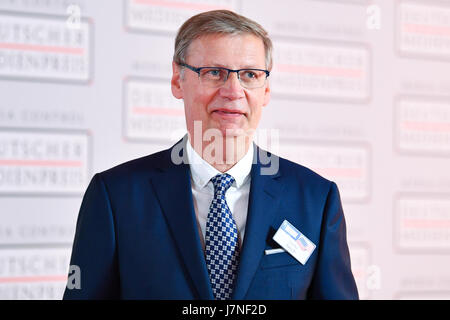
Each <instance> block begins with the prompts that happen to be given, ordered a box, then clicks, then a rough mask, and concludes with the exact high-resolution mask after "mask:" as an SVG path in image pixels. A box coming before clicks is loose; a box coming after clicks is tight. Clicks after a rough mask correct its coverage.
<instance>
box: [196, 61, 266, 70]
mask: <svg viewBox="0 0 450 320" xmlns="http://www.w3.org/2000/svg"><path fill="white" fill-rule="evenodd" d="M201 67H218V68H225V69H232V68H229V67H228V66H226V65H224V64H221V63H207V64H205V65H204V66H201ZM240 69H265V67H257V66H254V65H251V64H247V65H244V66H242V67H240V68H237V69H232V70H240Z"/></svg>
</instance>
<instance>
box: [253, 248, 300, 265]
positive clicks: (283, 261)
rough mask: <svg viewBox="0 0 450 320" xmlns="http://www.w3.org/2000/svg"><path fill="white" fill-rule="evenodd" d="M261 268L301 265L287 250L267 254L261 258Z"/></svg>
mask: <svg viewBox="0 0 450 320" xmlns="http://www.w3.org/2000/svg"><path fill="white" fill-rule="evenodd" d="M260 266H261V269H271V268H279V267H286V266H292V267H295V266H297V267H301V266H302V264H301V263H300V262H298V261H297V260H296V259H295V258H294V257H293V256H291V255H290V254H289V253H287V252H280V253H274V254H267V255H264V257H263V258H262V259H261V264H260Z"/></svg>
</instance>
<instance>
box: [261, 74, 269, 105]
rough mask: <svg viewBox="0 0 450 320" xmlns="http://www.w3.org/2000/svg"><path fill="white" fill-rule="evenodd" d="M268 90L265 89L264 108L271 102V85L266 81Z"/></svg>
mask: <svg viewBox="0 0 450 320" xmlns="http://www.w3.org/2000/svg"><path fill="white" fill-rule="evenodd" d="M266 81H267V83H266V88H265V89H264V101H263V107H265V106H267V105H268V104H269V101H270V83H269V81H268V80H266Z"/></svg>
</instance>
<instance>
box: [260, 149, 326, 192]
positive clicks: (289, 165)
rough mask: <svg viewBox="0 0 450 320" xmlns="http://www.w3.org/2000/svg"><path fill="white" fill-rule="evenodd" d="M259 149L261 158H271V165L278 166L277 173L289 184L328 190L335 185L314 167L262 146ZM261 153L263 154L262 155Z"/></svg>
mask: <svg viewBox="0 0 450 320" xmlns="http://www.w3.org/2000/svg"><path fill="white" fill-rule="evenodd" d="M257 150H258V152H259V153H260V154H259V155H258V157H259V158H260V159H261V158H263V157H266V159H270V164H269V165H270V166H274V167H277V169H278V170H277V172H276V174H277V175H280V176H281V180H283V181H284V182H285V183H287V184H292V185H297V186H299V187H301V188H307V189H321V190H323V191H325V190H327V191H328V190H330V188H332V187H333V186H334V185H335V183H334V182H333V181H331V180H329V179H327V178H325V177H323V176H321V175H320V174H319V173H317V172H315V171H314V170H313V169H311V168H308V167H306V166H304V165H302V164H300V163H296V162H294V161H291V160H289V159H286V158H283V157H280V156H278V155H276V154H273V153H270V152H268V151H266V150H264V149H261V148H258V149H257ZM261 153H262V154H263V155H261ZM263 161H264V160H260V162H263Z"/></svg>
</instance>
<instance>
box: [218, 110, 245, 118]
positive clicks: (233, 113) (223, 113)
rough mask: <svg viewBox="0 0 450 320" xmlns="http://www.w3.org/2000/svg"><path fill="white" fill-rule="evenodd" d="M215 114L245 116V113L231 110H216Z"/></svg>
mask: <svg viewBox="0 0 450 320" xmlns="http://www.w3.org/2000/svg"><path fill="white" fill-rule="evenodd" d="M213 113H217V114H219V115H224V116H240V115H244V113H243V112H242V111H239V110H230V109H216V110H214V111H213Z"/></svg>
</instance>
